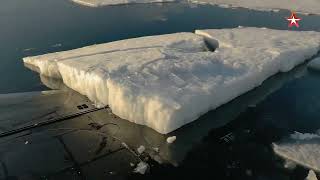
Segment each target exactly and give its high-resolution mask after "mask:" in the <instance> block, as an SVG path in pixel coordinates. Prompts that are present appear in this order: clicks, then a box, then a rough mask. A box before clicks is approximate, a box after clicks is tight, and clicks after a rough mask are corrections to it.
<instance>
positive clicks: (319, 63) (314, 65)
mask: <svg viewBox="0 0 320 180" xmlns="http://www.w3.org/2000/svg"><path fill="white" fill-rule="evenodd" d="M308 67H309V68H310V69H314V70H320V57H318V58H315V59H313V60H312V61H311V62H310V63H309V64H308Z"/></svg>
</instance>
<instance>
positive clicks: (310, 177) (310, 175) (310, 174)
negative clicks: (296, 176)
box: [306, 170, 318, 180]
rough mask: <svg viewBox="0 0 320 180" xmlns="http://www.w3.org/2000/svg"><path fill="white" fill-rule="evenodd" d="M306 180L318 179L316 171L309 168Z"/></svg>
mask: <svg viewBox="0 0 320 180" xmlns="http://www.w3.org/2000/svg"><path fill="white" fill-rule="evenodd" d="M306 180H318V178H317V176H316V173H314V171H312V170H310V171H309V174H308V176H307V178H306Z"/></svg>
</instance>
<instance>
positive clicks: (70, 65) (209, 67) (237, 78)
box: [24, 28, 320, 134]
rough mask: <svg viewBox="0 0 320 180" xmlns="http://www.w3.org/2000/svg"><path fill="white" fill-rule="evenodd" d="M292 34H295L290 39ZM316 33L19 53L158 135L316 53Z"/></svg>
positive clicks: (153, 40)
mask: <svg viewBox="0 0 320 180" xmlns="http://www.w3.org/2000/svg"><path fill="white" fill-rule="evenodd" d="M292 37H294V38H292ZM319 43H320V33H318V32H294V31H281V30H271V29H261V28H235V29H220V30H218V29H217V30H214V29H212V30H197V31H196V33H195V34H194V33H176V34H167V35H158V36H149V37H141V38H135V39H128V40H121V41H116V42H111V43H106V44H100V45H93V46H88V47H84V48H80V49H75V50H70V51H64V52H57V53H51V54H46V55H41V56H35V57H27V58H24V62H25V63H26V64H28V65H32V66H35V67H36V68H33V69H36V70H37V71H38V72H40V73H41V74H42V75H45V76H50V77H54V78H60V79H62V80H63V82H64V83H65V84H66V85H67V86H68V87H70V88H71V89H73V90H75V91H78V92H80V93H81V94H83V95H86V96H87V97H88V98H89V99H90V100H92V101H94V102H96V103H98V104H103V105H109V106H110V108H111V109H112V111H113V113H114V114H116V115H118V116H119V117H121V118H123V119H127V120H129V121H131V122H134V123H137V124H142V125H146V126H148V127H150V128H152V129H154V130H156V131H158V132H160V133H162V134H166V133H169V132H171V131H173V130H175V129H177V128H179V127H181V126H183V125H185V124H187V123H190V122H192V121H194V120H196V119H197V118H198V117H199V116H201V115H203V114H205V113H206V112H208V111H209V110H212V109H215V108H217V107H219V106H220V105H222V104H225V103H227V102H229V101H230V100H232V99H234V98H236V97H237V96H239V95H241V94H243V93H245V92H248V91H249V90H251V89H253V88H255V87H257V86H259V85H260V84H261V83H262V82H263V81H264V80H266V79H267V78H268V77H270V76H272V75H274V74H276V73H278V72H286V71H289V70H290V69H292V68H293V67H295V66H296V65H298V64H300V63H302V62H304V61H305V60H306V59H308V58H310V57H312V56H313V55H315V54H317V52H318V51H319V49H320V47H319V45H320V44H319Z"/></svg>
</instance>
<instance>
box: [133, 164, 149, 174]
mask: <svg viewBox="0 0 320 180" xmlns="http://www.w3.org/2000/svg"><path fill="white" fill-rule="evenodd" d="M148 167H149V165H148V164H147V163H145V162H143V161H141V162H139V163H138V164H137V167H136V168H135V169H134V171H133V172H135V173H140V174H145V173H146V171H147V170H148Z"/></svg>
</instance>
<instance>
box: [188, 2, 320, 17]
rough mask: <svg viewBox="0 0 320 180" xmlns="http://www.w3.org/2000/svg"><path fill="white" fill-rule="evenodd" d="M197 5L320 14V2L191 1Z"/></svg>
mask: <svg viewBox="0 0 320 180" xmlns="http://www.w3.org/2000/svg"><path fill="white" fill-rule="evenodd" d="M190 1H191V2H195V3H208V4H215V5H220V6H223V7H243V8H249V9H255V10H267V11H268V10H280V9H286V10H291V11H296V12H301V13H304V14H320V1H319V0H303V1H294V2H293V1H292V0H190Z"/></svg>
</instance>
